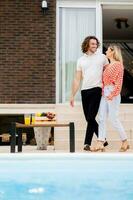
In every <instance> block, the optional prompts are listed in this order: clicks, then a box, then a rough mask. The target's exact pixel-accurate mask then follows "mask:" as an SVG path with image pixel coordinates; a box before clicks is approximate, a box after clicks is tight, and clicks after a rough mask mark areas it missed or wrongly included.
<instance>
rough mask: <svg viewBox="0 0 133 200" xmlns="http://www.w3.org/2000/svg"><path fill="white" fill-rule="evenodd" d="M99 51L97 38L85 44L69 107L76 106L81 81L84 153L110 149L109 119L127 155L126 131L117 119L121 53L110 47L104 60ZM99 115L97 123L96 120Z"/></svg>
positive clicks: (78, 63)
mask: <svg viewBox="0 0 133 200" xmlns="http://www.w3.org/2000/svg"><path fill="white" fill-rule="evenodd" d="M98 47H99V41H98V39H97V38H96V37H95V36H88V37H86V38H85V39H84V41H83V43H82V52H83V53H84V54H83V56H82V57H80V58H79V59H78V61H77V70H76V74H75V78H74V81H73V85H72V92H71V98H70V105H71V106H74V96H75V95H76V93H77V91H78V89H79V87H80V83H81V81H82V89H81V97H82V106H83V111H84V115H85V118H86V121H87V129H86V136H85V141H84V145H85V146H84V150H86V151H104V150H105V146H107V145H108V142H107V141H106V119H107V117H109V119H110V121H111V122H112V125H113V127H114V128H115V129H116V130H117V131H118V132H119V135H120V139H121V142H122V144H121V147H120V151H121V152H124V151H127V150H128V149H129V144H128V142H127V135H126V133H125V130H124V128H123V126H122V124H121V122H120V121H119V118H118V112H119V106H120V92H121V88H122V82H123V72H124V67H123V61H122V55H121V50H120V47H119V46H116V45H110V46H109V47H108V49H107V51H106V56H105V55H104V54H101V53H99V52H98V51H97V49H98ZM98 112H99V113H98ZM97 113H98V123H97V121H96V119H95V118H96V115H97ZM94 132H95V134H96V136H97V138H98V140H97V144H96V146H95V147H93V148H92V147H91V142H92V137H93V134H94Z"/></svg>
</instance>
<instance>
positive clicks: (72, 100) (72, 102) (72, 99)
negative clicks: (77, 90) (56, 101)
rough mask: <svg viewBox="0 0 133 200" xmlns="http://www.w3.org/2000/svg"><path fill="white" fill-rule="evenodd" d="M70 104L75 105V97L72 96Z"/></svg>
mask: <svg viewBox="0 0 133 200" xmlns="http://www.w3.org/2000/svg"><path fill="white" fill-rule="evenodd" d="M70 106H72V107H74V97H73V96H71V97H70Z"/></svg>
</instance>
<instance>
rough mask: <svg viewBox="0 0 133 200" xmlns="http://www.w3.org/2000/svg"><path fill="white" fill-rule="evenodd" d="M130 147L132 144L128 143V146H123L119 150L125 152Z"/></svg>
mask: <svg viewBox="0 0 133 200" xmlns="http://www.w3.org/2000/svg"><path fill="white" fill-rule="evenodd" d="M128 149H130V146H129V145H127V146H126V147H123V146H122V147H121V148H120V150H119V152H125V151H127V150H128Z"/></svg>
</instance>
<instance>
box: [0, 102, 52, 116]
mask: <svg viewBox="0 0 133 200" xmlns="http://www.w3.org/2000/svg"><path fill="white" fill-rule="evenodd" d="M55 106H56V105H55V104H0V115H1V114H25V113H31V114H32V113H37V112H47V111H54V110H55Z"/></svg>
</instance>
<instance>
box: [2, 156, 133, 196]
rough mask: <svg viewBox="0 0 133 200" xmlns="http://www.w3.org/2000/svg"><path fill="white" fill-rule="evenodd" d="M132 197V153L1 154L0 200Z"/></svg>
mask: <svg viewBox="0 0 133 200" xmlns="http://www.w3.org/2000/svg"><path fill="white" fill-rule="evenodd" d="M112 199H113V200H119V199H120V200H132V199H133V155H131V154H114V155H112V154H102V155H101V154H80V155H79V154H45V155H38V154H37V155H32V156H31V155H22V154H21V155H20V154H19V155H10V156H9V155H2V156H1V157H0V200H112Z"/></svg>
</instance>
